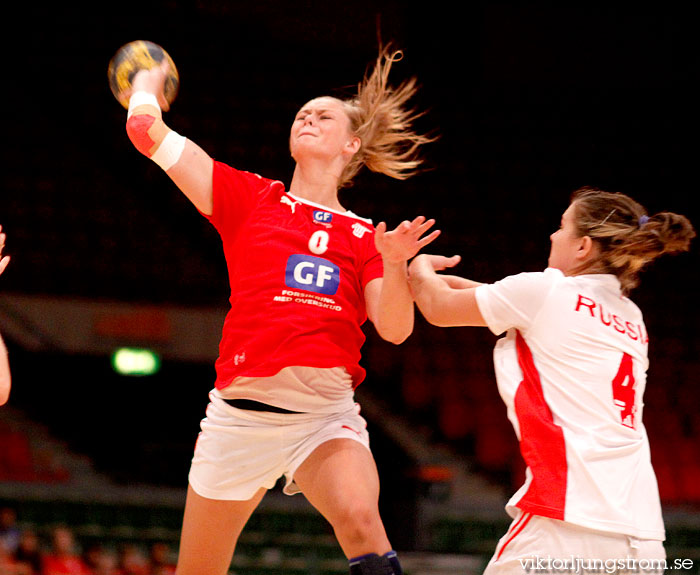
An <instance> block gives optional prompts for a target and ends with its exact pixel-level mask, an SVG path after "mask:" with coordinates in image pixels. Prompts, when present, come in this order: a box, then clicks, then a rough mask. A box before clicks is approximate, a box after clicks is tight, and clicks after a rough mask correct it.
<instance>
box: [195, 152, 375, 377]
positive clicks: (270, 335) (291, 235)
mask: <svg viewBox="0 0 700 575" xmlns="http://www.w3.org/2000/svg"><path fill="white" fill-rule="evenodd" d="M213 191H214V195H213V213H212V214H211V216H208V219H209V221H210V222H211V223H212V224H213V225H214V227H215V228H216V229H217V231H218V232H219V234H220V236H221V239H222V242H223V249H224V256H225V258H226V262H227V265H228V275H229V282H230V286H231V297H230V303H231V309H230V310H229V312H228V314H227V316H226V319H225V321H224V326H223V333H222V338H221V343H220V346H219V358H218V359H217V361H216V374H217V377H216V387H217V388H219V389H222V388H224V387H226V386H228V385H230V384H231V383H232V381H233V380H234V378H236V377H239V376H248V377H266V376H271V375H274V374H276V373H277V372H278V371H279V370H280V369H282V368H284V367H288V366H294V365H299V366H308V367H318V368H332V367H345V368H346V369H347V370H348V372H349V373H350V375H351V376H352V378H353V382H354V386H355V387H356V386H357V385H359V384H360V383H361V382H362V380H363V379H364V377H365V371H364V369H362V367H361V366H360V365H359V360H360V348H361V346H362V344H363V343H364V340H365V336H364V334H363V332H362V330H361V328H360V326H361V325H362V324H363V323H364V322H365V320H366V319H367V311H366V309H365V299H364V288H365V286H366V285H367V283H368V282H370V281H371V280H373V279H376V278H379V277H382V274H383V266H382V259H381V256H380V255H379V253H378V252H377V250H376V248H375V245H374V226H373V225H372V223H371V222H370V221H369V220H365V219H362V218H359V217H357V216H356V215H354V214H352V213H350V212H344V213H341V212H337V211H333V210H331V209H329V208H326V207H324V206H320V205H317V204H314V203H312V202H309V201H307V200H302V199H300V198H297V197H294V196H292V195H291V194H288V193H286V192H285V189H284V185H283V184H282V183H281V182H279V181H274V180H269V179H266V178H262V177H260V176H258V175H256V174H252V173H249V172H243V171H240V170H235V169H233V168H231V167H230V166H227V165H226V164H222V163H220V162H214V175H213Z"/></svg>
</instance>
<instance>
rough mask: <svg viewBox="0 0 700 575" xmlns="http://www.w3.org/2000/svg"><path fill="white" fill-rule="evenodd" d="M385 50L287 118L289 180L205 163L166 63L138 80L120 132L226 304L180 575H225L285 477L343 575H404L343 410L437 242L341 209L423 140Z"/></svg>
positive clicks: (359, 428) (401, 314)
mask: <svg viewBox="0 0 700 575" xmlns="http://www.w3.org/2000/svg"><path fill="white" fill-rule="evenodd" d="M399 55H400V53H398V52H394V53H391V52H389V51H387V50H382V51H381V52H380V55H379V57H378V59H377V62H376V65H375V67H374V68H373V70H372V71H371V73H369V74H368V75H367V76H366V77H365V78H364V80H363V81H362V82H361V83H360V84H359V86H358V93H357V95H356V96H355V97H353V98H351V99H349V100H341V99H337V98H334V97H328V96H323V97H318V98H315V99H312V100H311V101H309V102H308V103H306V104H305V105H304V106H302V108H301V109H300V110H299V112H298V114H297V115H296V117H295V118H294V120H293V123H292V127H291V132H290V136H289V148H290V151H291V155H292V157H293V158H294V160H295V169H294V173H293V176H292V180H291V184H290V185H289V187H288V188H287V187H285V185H284V184H283V183H282V182H279V181H275V180H270V179H267V178H265V177H264V176H261V175H257V174H253V173H249V172H245V171H241V170H238V169H235V168H233V167H231V166H229V165H226V164H224V163H222V162H220V161H216V160H214V159H212V158H211V157H210V156H209V155H208V154H207V153H206V152H205V151H204V150H202V149H201V148H200V147H199V146H197V145H196V144H195V143H194V142H192V141H191V140H188V139H186V138H185V137H183V136H180V135H179V134H177V133H176V132H174V131H173V130H171V129H170V128H168V127H167V126H166V125H165V123H164V122H163V119H162V113H161V110H167V109H168V103H167V101H166V100H165V98H164V95H163V85H164V79H165V76H166V73H167V64H164V65H163V66H161V67H156V68H153V69H150V70H142V71H140V72H139V73H138V74H137V75H136V76H135V78H134V80H133V84H132V92H131V94H130V99H129V111H128V117H127V132H128V135H129V137H130V139H131V141H132V142H133V143H134V145H135V147H136V148H137V149H138V150H139V151H140V152H142V153H143V154H145V155H146V156H148V157H150V158H151V159H152V160H153V161H155V162H156V163H157V164H158V165H159V166H160V167H161V168H163V169H164V170H165V172H166V173H167V175H168V176H169V177H170V178H171V179H172V181H173V182H174V183H175V184H176V185H177V187H178V188H179V189H180V190H181V191H182V192H183V193H184V194H185V195H186V196H187V197H188V198H189V199H190V200H191V201H192V203H193V204H194V205H195V207H196V208H197V209H198V210H199V212H201V214H202V215H203V216H204V217H206V218H208V220H209V221H210V222H211V223H212V224H213V225H214V227H215V228H216V230H217V231H218V232H219V234H220V236H221V239H222V242H223V249H224V255H225V258H226V262H227V265H228V274H229V281H230V286H231V297H230V302H231V308H230V311H229V312H228V315H227V317H226V320H225V323H224V327H223V334H222V339H221V344H220V350H219V352H220V353H219V358H218V360H217V362H216V382H215V387H214V389H213V390H212V391H211V393H210V403H209V406H208V408H207V411H206V417H205V418H204V419H203V420H202V423H201V433H200V435H199V438H198V440H197V444H196V447H195V451H194V456H193V460H192V466H191V469H190V474H189V488H188V495H187V502H186V507H185V515H184V522H183V528H182V535H181V542H180V550H179V559H178V566H177V573H178V575H202V574H207V575H225V573H227V572H228V569H229V566H230V563H231V559H232V556H233V553H234V550H235V546H236V542H237V540H238V537H239V535H240V533H241V530H242V529H243V527H244V525H245V523H246V522H247V520H248V518H249V517H250V516H251V514H252V513H253V511H254V510H255V508H256V507H257V505H258V504H259V503H260V501H261V500H262V498H263V496H264V495H265V492H266V491H267V490H268V489H270V488H272V487H273V486H274V485H275V484H276V482H277V480H278V479H279V478H280V477H282V476H284V477H285V478H286V485H285V487H284V491H285V493H287V494H294V493H297V492H301V493H303V494H304V495H305V496H306V498H307V499H308V500H309V501H310V503H311V504H312V505H313V506H314V507H316V508H317V509H318V510H319V511H320V513H321V514H322V515H323V516H324V517H325V518H326V519H327V520H328V521H329V522H330V523H331V525H332V526H333V529H334V531H335V534H336V536H337V539H338V542H339V543H340V546H341V547H342V549H343V551H344V553H345V555H346V556H347V557H348V560H349V565H350V573H351V574H358V575H360V574H362V575H375V574H376V575H380V574H381V575H391V574H400V573H402V571H401V567H400V564H399V561H398V558H397V556H396V553H395V552H394V551H393V550H392V546H391V544H390V542H389V540H388V538H387V535H386V532H385V529H384V526H383V523H382V520H381V518H380V515H379V511H378V497H379V479H378V475H377V469H376V466H375V462H374V459H373V456H372V453H371V451H370V449H369V438H368V434H367V430H366V422H365V421H364V419H363V418H362V417H361V416H360V414H359V411H360V409H359V406H358V405H357V404H356V402H355V401H354V398H353V397H354V389H355V388H356V387H357V385H359V384H360V383H361V382H362V380H363V378H364V375H365V374H364V371H363V369H362V368H361V367H360V365H359V359H360V347H361V345H362V343H363V341H364V336H363V333H362V331H361V329H360V326H361V325H362V323H363V322H364V321H365V320H366V319H367V318H369V319H370V321H371V322H372V323H373V324H374V327H375V328H376V330H377V332H378V333H379V335H380V336H381V337H382V338H384V339H385V340H388V341H390V342H393V343H396V344H398V343H401V342H402V341H404V340H405V339H406V338H407V337H408V336H409V335H410V334H411V332H412V330H413V321H414V304H413V299H412V297H411V294H410V291H409V289H408V285H407V283H406V274H407V261H408V260H409V259H410V258H411V257H413V256H414V255H415V254H416V253H417V252H418V251H419V250H420V249H421V248H422V247H423V246H425V245H426V244H428V243H430V242H431V241H433V240H434V239H435V237H437V235H438V233H439V232H438V231H437V230H434V231H431V228H432V226H433V224H434V221H433V220H426V218H424V217H422V216H420V217H417V218H415V219H414V220H412V221H405V222H403V223H401V224H400V225H399V226H398V227H397V228H396V229H394V230H392V231H387V229H386V225H385V224H384V223H383V222H382V223H379V224H378V225H377V226H376V229H375V227H374V226H373V224H372V222H371V221H370V220H367V219H365V218H362V217H360V216H358V215H356V214H354V213H352V212H350V211H348V210H346V209H345V208H344V207H343V205H342V204H341V203H340V201H339V196H338V191H339V189H341V188H343V187H345V186H347V185H349V184H350V183H351V182H352V179H353V177H354V176H355V175H356V174H357V172H358V170H360V169H361V168H362V167H363V166H366V167H367V168H368V169H370V170H372V171H374V172H378V173H382V174H385V175H388V176H390V177H393V178H397V179H404V178H406V177H409V176H411V175H413V174H414V173H415V172H416V170H417V169H418V168H419V166H420V163H421V161H420V159H419V158H418V155H417V152H418V150H419V148H420V146H422V145H423V144H425V143H427V142H429V141H430V138H428V137H426V136H424V135H421V134H418V133H417V132H416V131H415V130H414V129H413V128H412V125H413V121H414V120H415V119H416V117H417V114H416V113H414V112H413V111H410V110H409V109H407V107H406V103H407V101H408V100H409V99H410V98H411V97H412V96H413V94H414V93H415V83H414V81H413V80H409V81H407V82H404V83H402V84H401V85H400V86H399V87H397V88H391V87H390V86H389V85H388V74H389V71H390V69H391V66H392V64H393V63H394V62H395V61H396V59H397V58H398V57H399Z"/></svg>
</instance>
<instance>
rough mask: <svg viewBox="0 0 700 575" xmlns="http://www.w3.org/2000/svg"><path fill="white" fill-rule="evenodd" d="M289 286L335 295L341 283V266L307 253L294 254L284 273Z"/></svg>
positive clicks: (288, 261)
mask: <svg viewBox="0 0 700 575" xmlns="http://www.w3.org/2000/svg"><path fill="white" fill-rule="evenodd" d="M284 283H285V284H286V285H287V287H290V288H294V289H303V290H307V291H312V292H314V293H321V294H324V295H333V294H335V292H337V291H338V286H339V285H340V268H338V266H337V265H335V264H334V263H333V262H329V261H328V260H325V259H323V258H318V257H316V256H309V255H306V254H292V255H291V256H289V259H288V260H287V268H286V270H285V273H284Z"/></svg>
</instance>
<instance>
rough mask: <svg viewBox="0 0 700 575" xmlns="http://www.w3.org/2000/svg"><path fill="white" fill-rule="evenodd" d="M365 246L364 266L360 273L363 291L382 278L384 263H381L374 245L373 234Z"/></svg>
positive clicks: (380, 257)
mask: <svg viewBox="0 0 700 575" xmlns="http://www.w3.org/2000/svg"><path fill="white" fill-rule="evenodd" d="M367 244H368V245H367V254H366V256H365V264H364V266H362V269H361V271H360V283H361V284H362V289H363V290H364V289H365V286H366V285H367V284H368V283H369V282H371V281H372V280H374V279H377V278H380V277H383V276H384V263H383V262H382V256H381V254H380V253H379V252H378V251H377V248H376V247H375V245H374V234H372V236H371V238H370V239H369V242H368V243H367Z"/></svg>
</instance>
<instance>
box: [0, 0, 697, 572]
mask: <svg viewBox="0 0 700 575" xmlns="http://www.w3.org/2000/svg"><path fill="white" fill-rule="evenodd" d="M690 20H691V18H690V14H689V13H686V12H685V11H684V10H683V9H681V8H680V7H679V6H678V5H668V6H663V7H662V6H659V5H649V6H643V5H640V4H633V3H624V2H623V3H605V2H586V3H538V2H532V3H528V2H525V3H510V2H496V1H492V2H487V1H481V2H471V3H463V4H462V5H461V6H460V9H459V10H458V9H457V5H456V4H454V3H446V2H442V1H437V2H430V3H419V4H414V5H412V6H409V5H408V4H407V3H404V2H401V1H399V0H377V1H373V2H366V1H362V2H353V3H326V2H319V1H317V0H306V1H290V2H281V1H273V0H259V1H257V2H253V3H249V2H246V3H242V2H225V1H219V2H216V1H214V0H187V1H178V2H175V1H174V0H162V1H159V2H150V3H144V4H143V5H139V6H138V8H136V7H133V8H131V9H130V8H129V7H128V6H125V5H119V6H116V7H113V8H109V9H107V10H105V7H104V6H98V5H97V4H95V5H90V6H87V7H86V6H80V5H75V6H73V5H72V4H71V3H64V4H51V5H50V6H47V7H44V6H42V5H41V4H25V5H23V6H18V7H17V11H16V12H15V15H14V16H8V18H7V19H6V20H5V27H6V28H7V33H6V34H4V36H3V38H2V42H3V55H4V56H5V58H4V59H3V60H4V61H3V72H4V77H5V79H4V83H3V84H4V89H3V92H4V102H5V105H4V111H5V114H4V121H3V136H4V140H5V145H4V146H3V148H4V151H3V168H2V171H1V172H0V198H1V200H0V224H2V226H3V230H4V231H5V232H6V233H7V236H8V239H7V246H6V252H7V253H8V254H9V255H11V256H12V262H11V264H10V267H9V268H8V269H7V270H6V272H5V274H3V276H2V277H1V278H0V332H2V334H3V337H4V338H5V340H6V342H7V344H8V347H9V349H10V360H11V365H12V369H13V377H14V383H13V385H14V387H13V391H12V396H11V399H10V402H9V404H8V405H7V406H5V407H2V408H0V507H6V508H8V509H11V510H12V511H13V512H14V513H15V520H14V521H15V523H16V525H17V526H18V527H19V528H21V529H27V530H33V531H35V532H36V533H37V534H38V536H39V539H40V545H41V546H42V547H43V548H45V549H49V548H50V545H51V542H50V536H51V533H52V530H53V529H54V528H55V527H56V526H59V525H64V526H68V527H69V528H70V529H71V530H72V532H73V534H74V536H75V540H76V547H77V549H78V550H82V551H84V550H87V549H89V548H91V547H92V546H94V545H95V544H99V545H100V546H103V547H104V548H106V549H108V550H111V551H113V552H114V553H117V552H121V551H123V550H124V549H125V548H132V549H133V548H135V549H136V550H137V551H138V552H140V553H141V554H143V555H144V556H145V555H146V554H147V553H148V552H149V551H150V548H151V546H152V544H154V543H166V544H167V546H168V549H169V553H170V557H171V558H173V556H174V553H175V551H176V549H177V541H178V537H179V527H180V519H181V513H182V506H183V504H184V490H185V487H186V480H187V479H186V478H187V470H188V467H189V459H190V457H191V452H192V449H193V446H194V441H195V439H196V435H197V432H198V426H199V420H200V419H201V417H202V416H203V411H204V407H205V405H206V402H207V392H208V391H209V389H210V388H211V386H212V384H213V362H214V360H215V358H216V354H217V344H218V338H219V330H220V325H221V322H222V320H223V315H224V314H225V311H226V308H227V298H228V287H227V278H226V270H225V264H224V260H223V255H222V252H221V247H220V243H219V240H218V236H217V235H216V233H215V231H214V229H213V228H212V227H211V226H210V225H209V224H208V223H207V222H206V221H205V220H204V219H203V218H202V217H200V216H199V215H198V214H197V213H196V210H194V208H193V207H192V206H190V205H189V203H188V202H187V200H186V199H185V198H184V196H181V195H180V194H179V192H178V191H177V190H176V189H175V188H174V186H173V185H172V184H171V183H170V181H169V180H168V179H167V177H166V176H165V175H164V174H163V173H162V172H161V171H160V169H159V168H157V167H156V166H154V165H153V164H152V163H150V162H149V161H148V160H146V159H145V158H143V157H142V156H141V155H139V154H138V153H137V152H136V151H135V150H134V149H133V148H132V146H131V144H130V142H129V141H128V139H127V137H126V134H125V129H124V123H125V111H124V110H123V109H122V108H121V106H120V105H119V104H118V103H117V102H116V101H115V100H114V98H113V97H112V95H111V93H110V91H109V87H108V84H107V77H106V70H107V63H108V61H109V59H110V58H111V57H112V55H113V53H114V52H115V51H116V50H117V48H119V46H121V45H122V44H124V43H126V42H129V41H131V40H135V39H147V40H152V41H154V42H157V43H159V44H161V45H162V46H163V47H165V49H166V50H167V51H168V52H169V53H170V55H171V56H172V57H173V59H174V60H175V62H176V64H177V66H178V70H179V72H180V79H181V88H180V93H179V96H178V99H177V100H176V102H175V104H174V106H173V109H172V110H171V111H170V112H169V113H168V114H167V117H166V121H167V122H168V124H169V125H170V126H172V127H173V129H175V130H177V131H178V132H180V133H182V134H183V135H186V136H188V137H190V138H192V139H193V140H194V141H196V142H198V143H199V144H200V145H201V146H202V147H204V148H205V149H206V150H207V151H208V152H209V153H210V154H211V155H212V156H214V157H216V158H217V159H221V160H223V161H225V162H227V163H230V164H232V165H234V166H236V167H240V168H242V169H246V170H249V171H253V172H258V173H260V174H263V175H265V176H268V177H274V178H278V179H281V180H283V181H285V182H288V181H289V178H290V176H291V168H292V164H291V160H290V158H289V154H288V150H287V136H288V130H289V127H290V125H291V121H292V119H293V117H294V114H295V112H296V110H297V109H298V107H299V106H300V105H301V104H303V103H304V102H305V101H307V100H309V99H310V98H312V97H314V96H317V95H321V94H326V93H332V94H337V93H341V94H342V93H347V92H348V91H351V90H352V89H353V88H354V87H355V85H356V83H357V82H358V81H359V80H360V78H361V76H362V74H363V73H364V71H365V69H366V66H367V65H368V64H369V63H370V62H372V61H373V59H374V58H375V55H376V51H377V29H378V27H379V28H380V29H381V35H382V38H383V40H384V41H385V42H387V41H392V42H394V43H395V45H396V47H398V48H401V49H403V50H404V52H405V57H404V60H403V61H402V62H401V63H400V64H398V65H397V66H396V67H395V69H394V71H393V72H392V73H393V74H394V76H393V80H394V81H395V82H398V81H400V80H401V79H402V78H404V77H409V76H414V75H415V76H417V77H418V79H419V81H420V83H421V86H422V88H421V91H420V93H419V96H418V98H417V99H416V105H417V106H418V107H420V108H426V109H428V113H427V114H426V116H425V117H424V118H423V119H422V122H423V126H424V128H425V129H427V130H432V129H435V130H437V131H438V132H439V133H440V134H441V139H440V140H439V141H438V142H437V143H435V144H433V145H432V146H430V147H429V148H428V149H427V150H426V157H427V161H428V165H429V167H430V170H429V171H427V172H426V173H424V174H422V175H420V176H418V177H416V178H414V179H412V180H409V181H406V182H393V181H390V180H387V179H386V178H383V177H378V176H374V175H372V174H369V173H364V174H363V175H362V176H361V177H360V178H359V179H358V182H357V184H356V185H355V187H354V188H352V189H350V190H348V191H346V192H344V195H343V196H341V199H342V200H343V201H344V202H345V204H346V205H347V206H348V207H350V208H351V209H352V210H353V211H355V212H356V213H358V214H360V215H363V216H366V217H371V218H372V219H373V220H374V221H375V222H378V221H381V220H385V221H387V222H388V223H389V224H390V225H396V224H397V223H399V222H400V221H401V220H403V219H406V218H412V217H414V216H416V215H419V214H423V215H425V216H428V217H434V218H436V220H437V222H438V226H439V228H440V229H442V230H443V235H442V236H441V237H440V239H439V240H438V241H437V242H436V243H435V244H434V245H433V246H432V250H433V251H436V252H438V253H443V254H445V255H451V254H453V253H459V254H461V255H462V258H463V261H462V263H461V264H460V266H459V268H458V270H457V271H458V272H459V273H460V274H462V275H465V276H467V277H471V278H474V279H477V280H482V281H495V280H497V279H500V278H501V277H503V276H505V275H508V274H513V273H516V272H519V271H534V270H540V269H543V268H544V267H545V266H546V261H547V254H548V249H549V234H550V233H551V232H552V231H553V230H554V229H556V227H557V226H558V222H559V216H560V214H561V212H562V211H563V210H564V209H565V207H566V205H567V203H568V197H569V194H570V193H571V192H572V191H573V190H574V189H576V188H578V187H580V186H583V185H594V186H599V187H602V188H604V189H607V190H609V191H621V192H625V193H629V194H631V195H632V196H634V197H635V198H636V199H638V200H639V201H641V202H642V203H643V204H644V205H645V206H646V207H647V208H648V209H649V211H650V212H652V213H653V212H657V211H661V210H670V211H675V212H678V213H683V214H685V215H687V216H688V217H689V218H690V219H691V221H693V223H694V224H695V226H696V228H698V227H700V211H699V210H698V208H697V199H696V194H697V191H698V190H697V178H696V173H695V171H696V170H695V167H696V166H697V154H696V150H697V146H696V134H697V127H698V122H697V114H698V113H697V98H695V97H694V95H695V94H696V92H693V91H692V85H693V81H692V80H693V77H694V76H695V75H697V71H698V52H697V46H696V44H695V43H694V42H693V41H692V35H691V34H690V33H689V32H690V25H689V21H690ZM698 264H699V257H698V246H697V245H695V246H694V247H693V250H692V251H691V252H690V253H689V254H685V255H682V256H678V257H674V258H667V259H666V260H662V261H660V262H659V263H658V264H655V265H654V266H653V267H652V268H650V269H649V270H648V271H647V272H646V274H645V275H643V277H642V285H641V287H640V288H639V289H638V290H637V291H636V293H635V294H633V297H634V299H635V300H636V301H637V303H638V304H639V305H640V307H641V308H642V310H643V312H644V313H645V317H646V322H647V327H648V331H649V334H650V340H651V341H650V351H649V354H650V361H651V368H650V371H649V377H648V385H647V392H646V410H645V423H646V426H647V429H648V433H649V436H650V440H651V444H652V458H653V461H654V464H655V468H656V471H657V475H658V479H659V484H660V489H661V496H662V500H663V503H664V510H665V519H666V523H667V530H668V541H667V549H668V553H669V557H670V558H684V559H692V560H693V561H694V564H693V565H694V566H693V568H692V569H689V570H687V572H695V573H697V572H698V566H699V565H700V415H698V407H699V406H700V385H698V384H699V383H700V381H699V379H700V376H699V375H698V374H699V373H700V331H699V329H698V322H699V320H700V308H699V306H698V301H697V293H698V285H699V283H700V273H699V272H698V269H699V266H698ZM365 331H366V333H367V337H368V339H367V344H366V347H365V353H364V364H365V366H366V368H367V369H368V378H367V381H366V382H365V383H363V384H362V386H361V387H360V388H359V390H358V398H359V401H360V403H361V404H362V406H363V414H365V416H366V418H367V419H368V422H369V426H370V432H371V436H372V441H373V449H374V452H375V456H376V459H377V461H378V465H379V469H380V474H381V476H382V482H383V483H382V487H383V492H382V501H381V504H382V511H383V514H384V518H385V522H386V525H387V529H388V531H389V535H390V538H391V539H392V541H393V543H394V545H395V547H396V548H397V549H398V550H399V551H400V552H401V553H402V558H403V561H404V563H405V568H406V572H407V574H408V575H423V574H428V573H430V574H433V575H441V574H444V575H448V574H457V573H460V574H463V575H465V574H471V573H480V572H481V570H482V568H483V566H484V564H485V562H486V560H487V559H488V558H489V556H490V554H491V552H492V551H493V549H494V547H495V544H496V541H497V539H498V537H500V535H501V534H502V533H503V532H504V531H505V529H506V526H507V524H508V518H507V516H506V515H505V512H504V511H503V504H504V502H505V500H506V499H507V497H508V496H509V495H510V493H512V491H513V490H514V489H515V488H516V487H517V486H518V485H519V482H520V481H521V479H522V473H523V469H522V466H521V463H520V458H519V454H518V452H517V445H516V442H515V436H514V434H513V431H512V429H511V426H510V424H509V422H508V421H507V419H506V414H505V408H504V407H503V406H502V404H501V402H500V398H499V396H498V392H497V390H496V387H495V382H494V378H493V372H492V367H491V349H492V347H493V344H494V342H495V338H494V337H493V336H492V335H491V334H490V332H488V331H487V330H486V329H466V328H464V329H462V328H460V329H439V328H434V327H432V326H428V325H427V324H426V323H425V322H424V321H422V320H421V319H420V318H419V320H418V322H417V327H416V331H415V333H414V334H413V335H412V336H411V338H410V339H409V340H408V341H407V342H406V343H404V344H403V345H401V346H398V347H395V346H392V345H391V344H388V343H386V342H383V341H380V340H379V339H378V337H376V336H375V335H374V333H373V330H372V328H371V326H369V325H367V329H366V330H365ZM119 347H137V348H144V349H150V350H152V351H154V352H155V353H156V354H158V356H159V357H160V360H161V363H160V369H159V370H158V371H157V372H156V373H154V374H153V375H148V376H126V375H121V374H119V373H117V372H116V371H115V370H114V369H113V366H112V364H111V356H112V352H113V351H114V350H116V349H117V348H119ZM345 565H346V564H345V562H344V560H343V558H342V553H341V552H340V549H339V547H338V546H337V544H336V543H335V540H334V538H333V536H332V532H331V531H330V528H329V527H328V525H327V524H326V523H325V521H324V520H323V519H322V518H320V517H319V516H318V515H316V514H315V512H313V511H312V510H311V509H310V508H309V507H308V505H306V503H305V502H304V500H303V498H301V497H295V498H289V497H284V496H281V494H280V493H279V492H278V491H277V490H275V491H273V492H272V493H270V494H269V496H268V497H267V498H266V500H265V501H264V502H263V505H262V506H261V508H260V509H259V511H258V512H256V514H255V515H254V516H253V519H252V520H251V523H250V524H249V526H248V528H247V530H246V531H245V532H244V535H243V537H242V539H241V542H240V544H239V549H238V550H237V554H236V557H235V558H234V562H233V564H232V573H237V574H238V573H246V574H260V575H262V574H280V575H292V574H297V573H308V574H318V575H320V574H322V573H323V574H334V573H345V572H346V566H345Z"/></svg>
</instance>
